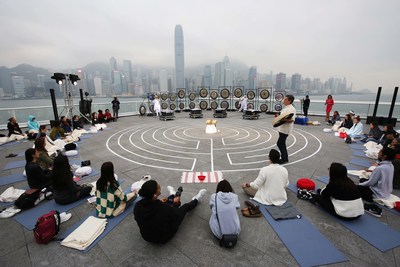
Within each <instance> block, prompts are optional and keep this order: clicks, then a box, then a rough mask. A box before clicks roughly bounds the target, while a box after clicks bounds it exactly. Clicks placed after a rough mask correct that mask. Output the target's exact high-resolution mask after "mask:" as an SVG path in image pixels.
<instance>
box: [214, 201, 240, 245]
mask: <svg viewBox="0 0 400 267" xmlns="http://www.w3.org/2000/svg"><path fill="white" fill-rule="evenodd" d="M217 201H218V200H217V193H216V194H215V215H216V216H217V221H218V226H219V230H220V232H221V235H222V237H221V240H220V241H219V245H220V246H221V247H226V248H233V247H234V246H235V245H236V243H237V240H238V236H237V235H236V234H229V235H227V234H225V235H224V234H223V233H222V229H221V224H220V223H219V218H218V209H217Z"/></svg>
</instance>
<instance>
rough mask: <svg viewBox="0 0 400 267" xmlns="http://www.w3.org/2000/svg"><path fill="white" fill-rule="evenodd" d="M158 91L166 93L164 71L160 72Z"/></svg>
mask: <svg viewBox="0 0 400 267" xmlns="http://www.w3.org/2000/svg"><path fill="white" fill-rule="evenodd" d="M160 91H164V92H166V91H168V73H167V71H166V70H160Z"/></svg>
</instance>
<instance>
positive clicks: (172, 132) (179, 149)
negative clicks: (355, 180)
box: [107, 125, 322, 172]
mask: <svg viewBox="0 0 400 267" xmlns="http://www.w3.org/2000/svg"><path fill="white" fill-rule="evenodd" d="M217 128H218V130H219V132H218V133H216V134H206V133H205V127H204V126H203V127H197V126H194V127H190V126H189V127H179V126H170V125H168V126H164V127H160V126H158V125H156V126H153V127H149V126H142V127H140V126H137V127H132V128H128V129H125V130H123V131H119V132H117V133H115V134H113V135H112V136H110V138H109V139H108V140H107V148H108V150H109V151H111V152H112V153H113V154H115V155H116V156H118V157H120V158H121V159H123V160H127V161H129V162H132V163H134V164H138V165H142V166H148V167H152V168H160V169H169V170H175V171H191V172H193V171H222V172H235V171H248V170H259V169H260V168H261V167H264V166H265V165H266V161H267V159H268V153H269V150H270V149H271V148H275V149H277V147H276V141H277V139H278V132H277V131H276V129H274V128H270V127H259V126H257V127H252V126H250V127H246V128H240V126H237V127H236V126H231V127H217ZM286 144H287V147H288V152H289V160H290V162H289V163H288V164H286V165H291V164H301V162H302V161H305V160H307V159H309V158H311V157H313V156H314V155H315V154H316V153H317V152H318V151H319V150H320V149H321V146H322V143H321V141H320V140H319V139H318V138H317V137H316V136H314V135H312V134H310V133H308V132H306V131H303V130H300V129H296V128H295V129H294V131H293V135H291V136H289V138H288V139H287V141H286Z"/></svg>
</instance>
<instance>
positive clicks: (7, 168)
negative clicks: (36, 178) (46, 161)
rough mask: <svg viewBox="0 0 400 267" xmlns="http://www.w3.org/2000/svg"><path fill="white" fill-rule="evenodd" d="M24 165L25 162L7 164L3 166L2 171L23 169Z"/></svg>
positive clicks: (18, 161)
mask: <svg viewBox="0 0 400 267" xmlns="http://www.w3.org/2000/svg"><path fill="white" fill-rule="evenodd" d="M25 164H26V161H25V160H17V161H12V162H9V163H7V164H6V166H4V168H3V171H6V170H11V169H16V168H21V167H25Z"/></svg>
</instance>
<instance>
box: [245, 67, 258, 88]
mask: <svg viewBox="0 0 400 267" xmlns="http://www.w3.org/2000/svg"><path fill="white" fill-rule="evenodd" d="M256 79H257V67H256V66H251V67H250V69H249V77H248V78H247V81H248V82H249V85H248V86H249V87H248V89H256Z"/></svg>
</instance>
